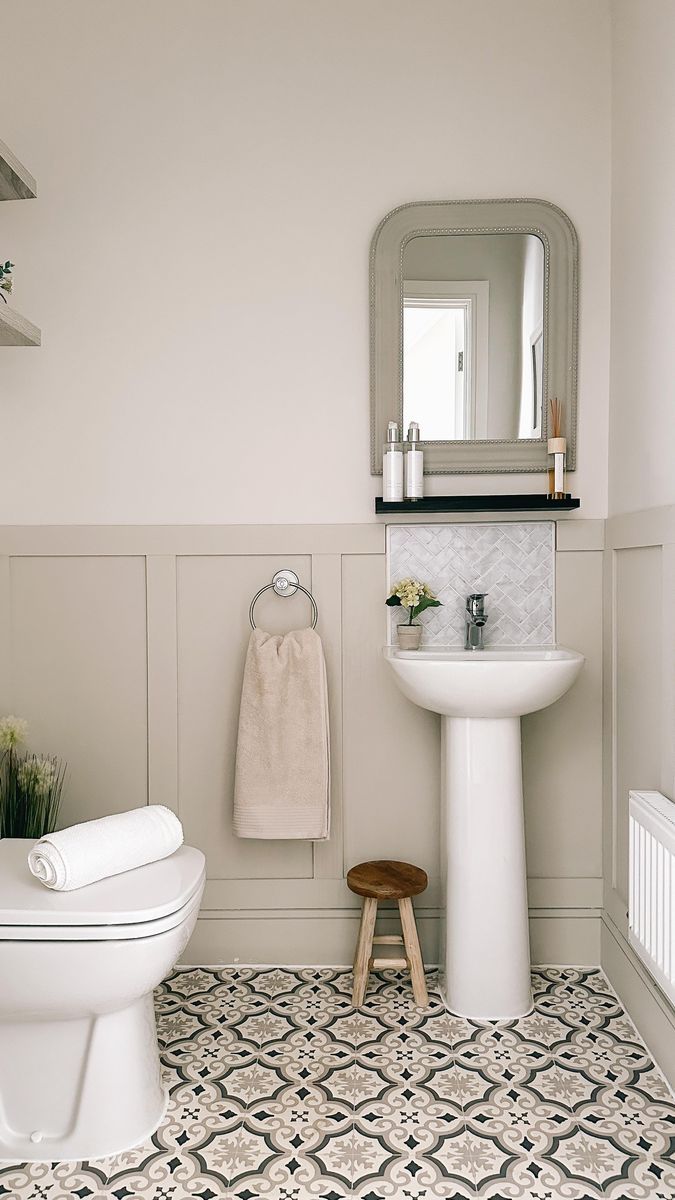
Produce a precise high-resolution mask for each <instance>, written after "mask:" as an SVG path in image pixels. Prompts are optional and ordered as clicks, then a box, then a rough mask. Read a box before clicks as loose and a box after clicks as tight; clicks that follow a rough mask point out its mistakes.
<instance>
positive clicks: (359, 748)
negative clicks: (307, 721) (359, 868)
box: [343, 555, 440, 902]
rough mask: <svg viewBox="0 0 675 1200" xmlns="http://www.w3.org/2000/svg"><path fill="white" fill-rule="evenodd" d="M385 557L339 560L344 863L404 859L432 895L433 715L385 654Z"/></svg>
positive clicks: (435, 873)
mask: <svg viewBox="0 0 675 1200" xmlns="http://www.w3.org/2000/svg"><path fill="white" fill-rule="evenodd" d="M385 598H386V583H385V560H384V557H375V556H360V557H355V556H353V555H347V556H345V558H344V560H343V620H344V626H343V654H344V796H345V809H346V814H345V864H346V866H347V867H348V868H349V867H351V866H353V864H354V863H356V862H359V861H362V860H365V859H371V858H393V859H405V860H406V861H408V862H413V863H415V864H416V865H417V866H419V867H423V868H424V870H425V871H427V873H428V875H429V879H430V881H432V882H433V885H434V890H433V891H431V889H430V891H429V892H427V893H425V894H424V898H423V899H426V900H427V902H428V901H430V900H431V899H432V898H433V900H434V902H436V900H437V885H438V878H439V869H440V865H439V848H438V843H439V813H440V717H438V716H436V714H435V713H430V712H426V711H425V710H424V709H421V708H418V707H417V706H416V705H414V704H411V703H410V701H408V700H406V699H405V697H404V696H403V695H401V692H400V691H399V690H398V688H397V687H396V684H395V682H394V679H393V677H392V675H391V672H390V670H389V668H388V667H387V664H386V662H385V660H384V657H383V654H382V648H383V646H384V644H385V642H386V616H385V614H386V612H387V609H386V607H385V603H384V601H385Z"/></svg>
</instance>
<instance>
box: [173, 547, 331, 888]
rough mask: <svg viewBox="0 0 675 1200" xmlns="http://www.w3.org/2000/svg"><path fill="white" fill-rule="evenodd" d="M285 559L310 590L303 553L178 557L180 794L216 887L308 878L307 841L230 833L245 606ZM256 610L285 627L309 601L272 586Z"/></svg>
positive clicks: (266, 625) (302, 614) (296, 622)
mask: <svg viewBox="0 0 675 1200" xmlns="http://www.w3.org/2000/svg"><path fill="white" fill-rule="evenodd" d="M281 567H288V568H290V569H291V570H293V571H295V572H296V573H297V575H298V577H299V579H300V582H301V583H302V585H303V586H304V587H306V588H308V589H310V590H311V587H312V579H311V559H310V557H309V555H304V556H299V555H293V554H291V555H284V554H277V555H274V556H266V555H249V556H243V555H232V556H222V555H217V556H216V555H214V556H209V557H202V556H193V557H185V556H182V557H180V558H179V559H178V564H177V570H178V574H177V583H178V590H177V595H178V602H177V603H178V802H179V811H180V813H181V819H182V821H183V824H184V828H185V838H186V841H188V842H191V843H192V844H193V845H196V846H200V847H201V848H202V849H203V850H204V851H205V853H206V855H207V860H208V876H209V880H210V881H214V885H215V881H217V880H228V879H248V880H257V879H270V878H279V879H284V878H285V879H289V878H291V879H295V878H298V879H302V878H303V877H304V878H308V877H311V876H312V844H311V842H294V841H284V842H280V841H269V842H268V841H262V840H258V839H251V838H237V837H235V835H234V833H233V831H232V803H233V794H234V764H235V753H236V745H237V726H238V720H239V699H240V695H241V683H242V678H243V672H244V660H245V657H246V648H247V645H248V639H249V634H250V632H251V630H250V626H249V620H248V612H249V605H250V603H251V600H252V599H253V596H254V595H255V593H256V592H257V591H258V589H259V588H261V587H262V586H263V584H266V583H269V582H270V581H271V579H272V576H273V574H274V572H275V571H277V570H279V569H280V568H281ZM254 615H255V621H256V624H257V625H258V627H259V628H261V629H265V630H267V631H269V632H270V633H283V632H286V631H288V630H290V629H297V628H300V627H301V626H302V625H306V624H307V623H308V619H309V601H308V600H307V598H306V597H305V596H303V595H302V593H301V592H297V593H296V594H295V595H294V596H292V597H284V598H283V599H281V598H280V597H278V596H276V595H275V594H274V592H273V591H272V590H270V591H269V592H265V594H264V595H263V596H261V598H260V600H259V601H258V603H257V605H256V608H255V614H254ZM204 903H205V906H206V907H211V908H213V907H217V908H228V907H229V903H228V900H227V888H226V887H222V886H221V887H217V886H212V885H208V890H207V895H206V897H205V901H204ZM251 906H252V907H253V906H254V905H253V904H252V905H251Z"/></svg>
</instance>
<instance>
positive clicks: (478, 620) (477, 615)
mask: <svg viewBox="0 0 675 1200" xmlns="http://www.w3.org/2000/svg"><path fill="white" fill-rule="evenodd" d="M487 594H488V593H487V592H471V594H470V595H469V596H467V598H466V611H467V616H468V619H469V621H471V622H472V624H474V625H484V624H485V622H486V621H487V619H488V615H487V613H486V611H485V597H486V596H487Z"/></svg>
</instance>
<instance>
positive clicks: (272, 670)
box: [234, 629, 330, 841]
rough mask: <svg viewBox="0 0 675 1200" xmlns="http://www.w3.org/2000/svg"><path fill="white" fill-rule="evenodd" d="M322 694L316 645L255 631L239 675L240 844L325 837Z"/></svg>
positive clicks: (308, 632)
mask: <svg viewBox="0 0 675 1200" xmlns="http://www.w3.org/2000/svg"><path fill="white" fill-rule="evenodd" d="M328 752H329V750H328V692H327V688H326V663H325V660H324V656H323V647H322V645H321V638H320V637H319V635H318V634H317V633H315V632H314V630H313V629H300V630H296V631H295V632H294V633H287V634H285V636H283V637H280V636H278V635H277V634H271V633H264V632H263V631H262V630H261V629H255V630H254V631H253V633H252V634H251V638H250V641H249V644H248V652H247V655H246V666H245V668H244V683H243V687H242V693H241V708H240V710H239V736H238V740H237V766H236V775H235V786H234V832H235V833H236V834H237V836H238V837H247V838H304V839H308V840H311V841H318V840H320V839H322V838H327V837H328V829H329V823H330V807H329V787H330V779H329V758H328Z"/></svg>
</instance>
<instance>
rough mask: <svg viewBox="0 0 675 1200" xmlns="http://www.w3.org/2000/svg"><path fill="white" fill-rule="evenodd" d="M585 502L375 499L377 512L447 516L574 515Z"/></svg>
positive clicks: (505, 498) (518, 497)
mask: <svg viewBox="0 0 675 1200" xmlns="http://www.w3.org/2000/svg"><path fill="white" fill-rule="evenodd" d="M580 504H581V501H580V500H578V499H576V498H575V497H574V496H568V497H567V498H566V499H565V500H549V499H548V496H538V495H524V496H522V495H512V496H424V498H423V499H422V500H394V501H385V500H383V499H382V497H381V496H377V497H376V499H375V512H376V513H447V512H550V513H557V512H570V511H571V509H573V508H578V507H579V505H580Z"/></svg>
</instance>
